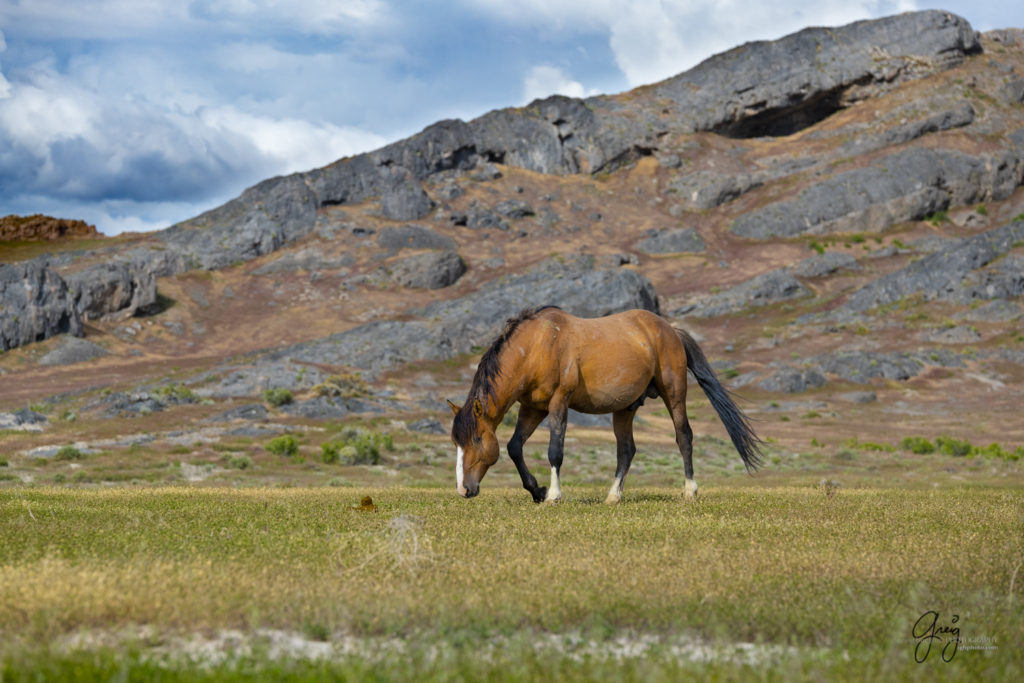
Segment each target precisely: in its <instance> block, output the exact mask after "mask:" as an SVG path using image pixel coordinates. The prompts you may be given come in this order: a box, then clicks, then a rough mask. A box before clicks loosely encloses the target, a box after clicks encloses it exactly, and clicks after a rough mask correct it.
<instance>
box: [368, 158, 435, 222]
mask: <svg viewBox="0 0 1024 683" xmlns="http://www.w3.org/2000/svg"><path fill="white" fill-rule="evenodd" d="M384 178H385V180H384V187H383V194H382V195H381V198H380V209H381V213H382V214H384V217H385V218H390V219H392V220H396V221H412V220H416V219H417V218H423V217H424V216H426V215H427V214H428V213H430V211H431V210H432V209H433V208H434V202H433V201H431V199H430V197H428V196H427V193H426V192H425V191H424V190H423V185H422V184H421V183H420V181H419V180H417V179H416V178H414V177H413V176H412V174H410V173H409V172H408V171H406V170H405V169H403V168H399V169H394V170H392V171H390V172H387V173H385V174H384Z"/></svg>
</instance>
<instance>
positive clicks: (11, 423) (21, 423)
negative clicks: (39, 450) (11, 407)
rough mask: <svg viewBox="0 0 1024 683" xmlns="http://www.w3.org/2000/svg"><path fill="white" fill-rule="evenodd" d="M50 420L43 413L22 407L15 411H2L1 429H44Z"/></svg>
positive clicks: (28, 430)
mask: <svg viewBox="0 0 1024 683" xmlns="http://www.w3.org/2000/svg"><path fill="white" fill-rule="evenodd" d="M47 422H49V420H47V419H46V416H45V415H43V414H42V413H37V412H35V411H34V410H31V409H30V408H22V409H21V410H18V411H15V412H13V413H0V429H11V430H14V431H19V432H38V431H42V428H43V425H45V424H46V423H47Z"/></svg>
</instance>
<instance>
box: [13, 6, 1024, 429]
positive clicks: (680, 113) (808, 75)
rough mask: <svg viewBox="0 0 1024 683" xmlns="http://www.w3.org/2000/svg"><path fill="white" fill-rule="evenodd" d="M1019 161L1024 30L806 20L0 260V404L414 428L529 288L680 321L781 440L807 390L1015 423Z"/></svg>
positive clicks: (173, 421)
mask: <svg viewBox="0 0 1024 683" xmlns="http://www.w3.org/2000/svg"><path fill="white" fill-rule="evenodd" d="M1022 183H1024V32H1022V31H1020V30H1018V29H1007V30H1002V31H994V32H990V33H987V34H978V33H976V32H975V31H974V30H973V29H972V28H971V27H970V25H969V24H968V23H967V22H966V21H964V20H963V19H961V18H959V17H957V16H955V15H952V14H949V13H947V12H941V11H926V12H918V13H909V14H903V15H899V16H894V17H888V18H885V19H880V20H876V21H866V22H858V23H855V24H851V25H848V26H844V27H837V28H829V29H825V28H811V29H806V30H804V31H801V32H799V33H796V34H793V35H791V36H787V37H784V38H782V39H779V40H776V41H770V42H758V43H750V44H747V45H743V46H740V47H737V48H735V49H733V50H730V51H728V52H725V53H723V54H720V55H716V56H714V57H711V58H710V59H708V60H707V61H705V62H703V63H702V64H700V65H698V66H697V67H695V68H693V69H691V70H690V71H687V72H685V73H682V74H679V75H678V76H675V77H673V78H670V79H668V80H666V81H663V82H661V83H656V84H653V85H650V86H645V87H642V88H638V89H636V90H633V91H630V92H626V93H621V94H618V95H608V96H598V97H591V98H587V99H573V98H568V97H562V96H555V97H550V98H547V99H544V100H538V101H535V102H533V103H531V104H530V105H528V106H526V107H523V108H510V109H503V110H499V111H494V112H490V113H488V114H485V115H484V116H481V117H480V118H478V119H475V120H472V121H468V122H465V121H459V120H451V121H442V122H439V123H436V124H434V125H432V126H430V127H428V128H427V129H425V130H424V131H422V132H421V133H419V134H417V135H414V136H412V137H411V138H408V139H406V140H401V141H398V142H396V143H394V144H391V145H388V146H387V147H384V148H382V149H379V150H376V151H374V152H370V153H367V154H362V155H359V156H356V157H352V158H346V159H341V160H339V161H337V162H335V163H333V164H331V165H329V166H326V167H324V168H319V169H314V170H312V171H309V172H306V173H297V174H293V175H290V176H285V177H279V178H271V179H268V180H266V181H263V182H262V183H260V184H258V185H256V186H254V187H252V188H249V189H248V190H246V191H245V192H243V193H242V194H241V195H240V196H239V197H238V198H236V199H234V200H232V201H230V202H228V203H227V204H225V205H223V206H220V207H216V208H214V209H211V210H210V211H208V212H206V213H204V214H202V215H200V216H197V217H195V218H193V219H191V220H188V221H185V222H183V223H181V224H178V225H175V226H173V227H170V228H168V229H167V230H164V231H161V232H158V233H153V234H151V235H145V236H136V237H133V238H131V239H130V240H127V241H124V242H122V243H119V244H117V245H114V246H110V247H104V248H102V249H99V250H97V249H91V250H81V251H64V252H60V253H53V254H48V255H46V256H42V257H36V258H34V259H32V260H30V261H22V262H17V263H7V264H4V265H0V295H2V301H3V307H2V308H0V349H3V350H6V351H7V353H5V354H3V356H0V386H2V387H3V391H2V392H0V410H11V411H14V410H16V409H18V408H22V407H24V406H25V405H26V404H28V403H36V404H38V403H39V402H40V401H43V402H49V404H52V405H60V406H66V408H65V409H66V410H70V411H73V412H74V414H75V415H76V416H77V418H78V419H77V421H76V422H75V425H76V426H75V427H74V429H75V430H79V432H80V433H81V434H88V433H91V432H90V430H93V431H96V432H97V433H99V432H107V431H110V430H109V429H107V428H101V427H96V426H95V425H103V424H106V423H107V422H106V421H109V420H111V419H122V420H135V421H136V422H134V423H126V424H129V425H137V427H134V426H133V427H129V426H126V427H124V428H123V429H121V430H120V431H130V430H134V429H136V428H137V429H138V430H143V429H146V430H149V431H150V432H152V431H157V432H158V433H159V434H164V436H161V437H153V438H170V437H167V436H166V433H168V430H171V427H172V426H173V429H174V430H178V431H180V430H182V429H185V430H192V431H191V432H189V433H193V432H194V433H199V432H198V431H196V430H200V431H202V433H203V434H207V435H208V436H209V438H211V439H216V438H219V436H218V435H219V434H222V433H226V431H230V430H231V429H241V427H238V426H237V424H238V423H239V422H241V423H243V424H245V423H247V421H249V420H253V419H255V420H256V421H257V422H259V423H260V424H262V422H261V421H262V420H266V419H267V415H268V412H267V411H268V408H267V406H265V405H256V404H258V403H262V399H263V397H264V392H266V391H267V390H286V391H288V392H290V393H291V395H292V396H293V400H292V401H291V402H290V403H287V404H283V405H281V406H279V407H277V408H273V407H271V408H269V410H271V411H273V412H272V415H273V416H274V417H275V419H276V420H278V421H279V422H281V423H283V424H293V423H296V424H298V423H303V424H305V423H304V422H303V421H313V422H312V424H315V423H316V421H317V420H324V419H337V418H340V417H345V416H348V415H367V414H384V415H388V416H391V417H393V418H395V419H402V420H406V421H409V422H410V423H419V422H422V421H423V420H426V422H424V424H427V425H428V428H430V429H434V428H435V427H436V424H437V422H434V421H439V422H443V421H444V410H446V408H444V405H443V398H445V397H452V398H458V396H460V395H461V394H460V392H464V391H465V390H466V387H467V386H468V380H469V378H470V377H471V374H472V368H473V365H472V364H473V362H474V361H475V359H476V357H477V356H478V354H479V353H480V352H481V351H482V350H483V348H485V347H486V345H487V344H488V343H489V342H490V340H491V339H492V338H493V337H494V335H495V334H496V333H497V332H498V331H499V330H500V328H501V325H502V323H503V321H504V320H505V319H506V318H508V317H510V316H512V315H514V314H515V313H516V312H518V311H519V310H520V309H521V308H523V307H525V306H529V305H539V304H549V303H550V304H557V305H560V306H562V307H563V308H566V309H567V310H570V311H572V312H575V313H577V314H580V315H588V316H599V315H603V314H606V313H609V312H613V311H617V310H623V309H627V308H635V307H643V308H648V309H650V310H655V311H659V312H660V313H661V314H662V315H665V316H666V317H668V318H669V319H670V320H671V321H672V322H673V323H675V324H677V325H678V326H681V327H685V328H687V329H689V330H691V331H692V332H693V333H694V334H695V335H696V336H697V337H698V338H699V339H701V340H702V343H703V344H704V345H705V347H706V349H707V351H708V354H709V356H710V357H711V358H712V359H713V360H715V361H716V365H717V367H718V368H719V371H720V372H721V373H722V375H723V376H724V377H725V378H727V381H728V383H729V384H730V385H731V386H732V387H733V388H734V389H736V390H739V391H741V392H742V393H743V394H744V395H745V396H747V397H749V399H750V400H751V404H750V408H749V409H750V411H751V412H752V414H755V415H759V416H760V417H761V419H763V420H771V422H770V423H769V424H767V425H766V426H765V428H764V429H763V430H762V431H765V430H767V432H768V435H769V436H771V437H772V438H773V439H774V440H776V441H777V442H778V443H782V444H795V443H798V442H799V443H803V444H806V442H808V441H809V438H810V437H809V436H808V434H812V433H813V434H815V435H816V434H817V433H818V432H814V427H815V423H814V422H813V420H814V419H829V420H831V422H830V423H829V427H828V428H827V429H826V430H825V431H827V432H829V433H830V435H832V436H834V437H835V438H836V439H838V438H840V437H842V438H861V437H864V436H865V435H871V434H873V433H874V432H875V431H877V426H878V425H879V424H882V423H885V424H889V425H892V436H893V438H895V437H896V436H898V435H899V434H901V433H904V432H908V431H914V432H916V431H920V430H940V431H941V432H942V433H955V434H961V435H966V436H970V437H971V438H974V439H982V440H985V441H999V442H1001V443H1002V442H1006V443H1008V444H1018V445H1019V444H1024V423H1022V422H1021V421H1020V420H1019V418H1018V417H1017V416H1018V413H1019V403H1020V391H1021V390H1020V388H1019V387H1020V386H1021V381H1022V380H1024V335H1022V334H1021V330H1024V324H1022V322H1021V321H1022V320H1024V317H1022V316H1024V311H1022V309H1021V299H1020V297H1021V295H1022V294H1024V190H1021V185H1022ZM69 335H70V336H69ZM83 335H84V339H75V338H74V337H76V336H83ZM47 339H49V341H44V340H47ZM179 389H181V390H179ZM154 413H161V414H163V416H164V417H162V418H161V419H162V422H156V423H154V422H147V420H150V419H151V418H150V417H149V416H151V415H153V414H154ZM10 414H11V415H14V414H15V413H13V412H12V413H10ZM812 414H813V415H816V416H817V418H809V417H803V416H807V415H812ZM213 418H216V420H217V421H215V422H212V423H200V422H198V421H199V420H206V419H213ZM783 418H785V419H783ZM26 419H28V418H27V417H26ZM9 421H11V422H14V421H15V418H13V417H12V418H10V420H9ZM289 421H291V422H289ZM50 422H53V420H50ZM50 422H45V421H44V422H38V421H37V422H31V423H30V424H31V425H32V426H33V429H34V428H36V427H38V425H39V424H43V425H44V426H43V429H44V433H45V429H46V425H49V424H50ZM222 423H223V424H226V425H228V426H223V427H219V426H218V427H214V426H210V425H219V424H222ZM19 424H20V423H19ZM26 424H29V423H26ZM200 424H203V425H206V426H203V427H201V428H200V427H199V426H197V425H200ZM696 424H697V425H698V431H700V429H707V430H714V429H716V427H715V426H714V423H713V422H710V421H709V422H707V423H706V424H703V425H702V423H701V422H700V419H699V418H698V421H697V423H696ZM90 425H93V426H90ZM230 425H236V426H230ZM430 425H434V426H430ZM57 426H60V427H61V429H65V431H66V428H64V427H63V426H62V425H52V426H51V429H53V430H55V431H59V430H57V429H56V427H57ZM261 428H262V427H261ZM268 429H269V428H268ZM217 430H220V431H217ZM172 431H173V430H172ZM257 431H259V430H257ZM53 438H54V440H57V437H56V436H55V437H53ZM203 438H207V437H203ZM815 438H817V436H815ZM19 443H20V442H19ZM126 443H127V442H126ZM168 443H169V442H168ZM107 447H110V446H107ZM114 447H115V448H116V447H117V446H114Z"/></svg>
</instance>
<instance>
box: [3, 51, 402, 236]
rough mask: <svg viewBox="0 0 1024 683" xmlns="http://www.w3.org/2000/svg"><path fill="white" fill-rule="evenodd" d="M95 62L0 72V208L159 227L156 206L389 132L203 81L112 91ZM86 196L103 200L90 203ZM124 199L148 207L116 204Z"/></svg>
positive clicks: (218, 192) (283, 169) (219, 190)
mask: <svg viewBox="0 0 1024 683" xmlns="http://www.w3.org/2000/svg"><path fill="white" fill-rule="evenodd" d="M94 66H95V65H93V64H86V65H84V66H83V65H81V64H79V65H76V66H72V67H69V69H68V72H67V73H62V72H60V71H58V70H57V68H56V67H55V66H54V64H53V62H52V61H44V62H40V63H36V64H34V65H32V67H31V68H28V69H24V70H21V71H20V72H18V73H17V74H16V75H15V76H12V78H11V79H10V80H9V79H7V78H6V77H5V76H4V75H3V74H2V73H0V196H2V197H4V207H3V209H4V211H5V212H10V211H13V210H14V209H13V208H12V207H13V206H14V205H22V206H25V205H29V204H31V202H35V204H34V206H38V207H41V206H43V205H46V206H51V207H53V208H54V209H56V208H61V207H63V208H69V207H70V206H72V205H74V204H76V205H79V206H80V208H79V210H78V213H79V215H82V216H85V215H87V214H96V215H95V218H94V220H97V221H105V222H99V223H97V225H98V226H99V227H100V229H101V230H103V231H104V232H112V231H117V230H120V229H133V230H134V229H140V228H142V227H146V226H151V227H158V226H157V225H154V222H155V221H157V220H159V219H160V218H162V217H163V216H165V215H168V216H170V218H172V219H173V220H172V222H174V220H180V219H182V218H184V217H186V216H185V215H179V216H171V215H170V214H168V213H167V212H166V211H165V210H163V209H160V208H159V207H177V208H178V209H179V210H180V209H183V208H184V207H186V206H188V207H191V206H198V207H200V208H201V209H204V208H209V206H208V205H205V206H204V202H210V201H214V200H216V201H223V200H224V199H226V198H229V197H230V196H233V195H235V194H237V193H238V192H240V191H241V190H242V189H243V188H244V187H246V186H248V185H252V184H254V183H256V182H258V181H259V180H262V179H263V178H266V177H268V176H271V175H279V174H284V173H290V172H293V171H300V170H307V169H310V168H313V167H316V166H322V165H324V164H327V163H330V162H331V161H334V160H336V159H338V158H339V157H343V156H348V155H352V154H356V153H359V152H363V151H367V150H370V149H374V148H376V147H379V146H381V145H383V144H384V143H385V142H386V139H385V138H384V137H382V136H380V135H377V134H375V133H372V132H369V131H365V130H362V129H360V128H358V127H352V126H339V125H336V124H333V123H330V122H324V121H317V120H305V119H298V118H288V117H279V116H271V115H265V114H262V113H254V112H252V111H245V110H243V109H242V108H240V107H237V106H234V105H225V104H221V103H218V102H208V98H206V97H204V96H203V94H201V93H200V94H196V93H193V94H192V96H191V100H190V101H189V97H188V93H185V94H184V95H182V94H179V95H177V96H176V95H174V94H173V93H172V94H170V95H166V96H164V100H163V101H156V102H154V101H151V100H150V99H148V98H147V97H145V96H144V95H141V94H139V93H135V94H128V95H126V94H117V95H115V94H113V93H112V92H110V90H111V86H112V85H113V86H114V87H116V82H115V83H113V84H109V83H106V82H104V81H103V80H102V79H99V80H97V79H95V78H93V77H92V76H91V75H90V73H91V71H92V69H93V67H94ZM168 80H171V81H173V78H172V79H168ZM28 200H31V202H30V201H28ZM41 200H45V201H41ZM111 202H114V203H115V204H111ZM90 203H97V204H99V205H102V206H106V207H108V208H107V209H103V210H98V211H91V210H90V209H89V205H90ZM110 207H114V208H110ZM126 207H134V208H135V209H136V210H138V209H143V210H144V211H145V214H144V215H137V216H135V217H134V219H132V218H131V217H130V216H127V215H126V214H124V213H119V211H122V212H123V211H124V210H125V209H126ZM36 210H41V209H40V208H37V209H35V210H31V211H30V212H31V213H34V212H35V211H36ZM196 213H198V211H196ZM72 217H73V216H72ZM157 217H160V218H157ZM165 226H166V224H165V225H164V226H159V227H165Z"/></svg>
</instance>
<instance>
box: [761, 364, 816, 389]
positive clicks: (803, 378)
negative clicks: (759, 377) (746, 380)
mask: <svg viewBox="0 0 1024 683" xmlns="http://www.w3.org/2000/svg"><path fill="white" fill-rule="evenodd" d="M824 384H825V376H824V375H822V374H821V373H820V372H818V371H817V370H815V369H814V368H783V369H781V370H778V371H776V372H775V373H773V374H772V375H771V376H770V377H768V378H767V379H765V380H763V381H762V382H760V384H759V386H760V387H761V388H762V389H764V390H766V391H779V392H785V393H787V394H798V393H801V392H804V391H807V390H809V389H817V388H818V387H821V386H824Z"/></svg>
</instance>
